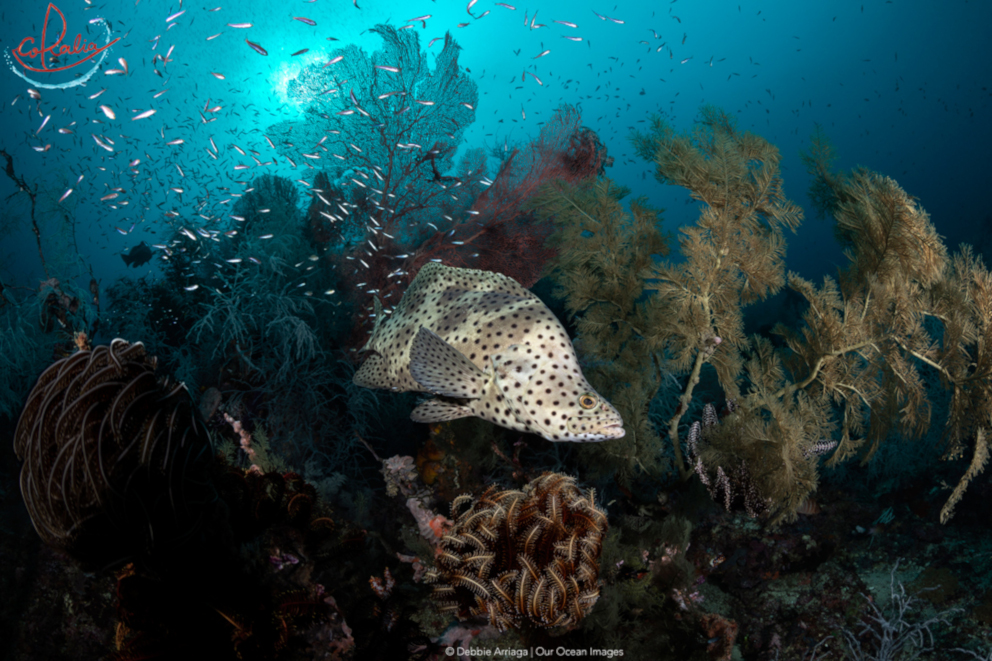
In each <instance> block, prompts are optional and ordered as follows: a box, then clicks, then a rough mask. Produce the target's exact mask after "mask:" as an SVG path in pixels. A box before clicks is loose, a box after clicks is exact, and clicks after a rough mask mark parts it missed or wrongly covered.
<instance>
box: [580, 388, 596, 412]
mask: <svg viewBox="0 0 992 661" xmlns="http://www.w3.org/2000/svg"><path fill="white" fill-rule="evenodd" d="M579 406H581V407H582V408H584V409H591V408H593V407H594V406H596V396H595V395H593V394H592V393H591V392H587V393H584V394H582V395H580V396H579Z"/></svg>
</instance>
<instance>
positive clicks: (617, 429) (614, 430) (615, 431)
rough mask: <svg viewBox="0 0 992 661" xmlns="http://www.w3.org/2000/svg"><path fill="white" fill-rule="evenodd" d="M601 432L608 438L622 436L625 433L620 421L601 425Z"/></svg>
mask: <svg viewBox="0 0 992 661" xmlns="http://www.w3.org/2000/svg"><path fill="white" fill-rule="evenodd" d="M603 432H604V433H605V434H606V435H608V436H609V437H610V438H622V437H623V436H625V435H626V433H627V432H626V431H625V430H624V428H623V423H622V422H614V423H613V424H611V425H606V426H605V427H603Z"/></svg>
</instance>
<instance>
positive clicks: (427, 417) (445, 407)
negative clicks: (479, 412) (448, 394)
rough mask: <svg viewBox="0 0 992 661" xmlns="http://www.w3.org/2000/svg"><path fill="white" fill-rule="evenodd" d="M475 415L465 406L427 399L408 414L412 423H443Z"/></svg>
mask: <svg viewBox="0 0 992 661" xmlns="http://www.w3.org/2000/svg"><path fill="white" fill-rule="evenodd" d="M472 415H475V414H474V413H473V412H472V409H470V408H469V407H467V406H460V405H458V404H455V403H453V402H446V401H444V400H442V399H428V400H427V401H426V402H421V403H420V404H418V405H417V407H416V408H415V409H413V411H411V412H410V419H411V420H413V421H414V422H445V421H447V420H457V419H458V418H467V417H469V416H472Z"/></svg>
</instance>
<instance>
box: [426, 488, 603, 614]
mask: <svg viewBox="0 0 992 661" xmlns="http://www.w3.org/2000/svg"><path fill="white" fill-rule="evenodd" d="M451 516H452V518H453V519H454V520H455V525H454V526H453V527H452V528H451V530H450V532H449V533H448V534H446V535H445V536H444V537H443V538H442V539H441V542H440V545H439V549H438V555H437V567H436V568H435V569H433V570H431V571H430V572H429V573H428V580H429V581H430V582H432V583H434V597H435V598H436V599H437V600H439V601H440V602H441V603H442V605H441V610H442V612H452V613H456V614H457V615H459V616H460V617H488V618H489V622H490V624H492V625H493V626H494V627H496V628H497V629H499V630H501V631H505V630H506V629H508V628H522V627H545V628H550V627H569V626H573V625H575V624H577V623H578V622H579V621H580V620H581V619H582V618H583V617H585V615H586V614H587V613H588V612H589V610H590V609H591V608H592V607H593V605H594V604H595V603H596V600H597V599H598V598H599V581H598V578H599V555H600V550H601V548H602V543H603V538H604V537H605V535H606V531H607V527H608V524H607V520H606V514H604V513H603V511H602V510H600V509H599V508H598V507H596V503H595V493H594V491H593V490H592V489H590V490H588V491H584V490H583V489H581V488H579V487H578V486H577V485H576V484H575V478H573V477H570V476H568V475H562V474H560V473H544V474H543V475H541V476H540V477H538V478H537V479H535V480H533V481H532V482H530V483H528V484H527V485H526V486H525V487H524V489H523V491H515V490H510V491H501V490H499V489H498V488H497V487H496V486H491V487H489V489H487V490H486V492H485V493H483V494H482V495H481V496H480V497H479V498H477V499H473V498H472V497H471V496H467V495H465V496H459V497H458V498H456V499H455V500H454V501H453V502H452V503H451Z"/></svg>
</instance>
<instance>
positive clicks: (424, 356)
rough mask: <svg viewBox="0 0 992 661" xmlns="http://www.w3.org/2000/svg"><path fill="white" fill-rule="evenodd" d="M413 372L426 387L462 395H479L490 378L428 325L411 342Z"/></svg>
mask: <svg viewBox="0 0 992 661" xmlns="http://www.w3.org/2000/svg"><path fill="white" fill-rule="evenodd" d="M410 375H411V376H413V378H414V380H415V381H416V382H417V383H418V384H420V385H421V387H423V388H424V389H425V390H428V391H430V392H432V393H434V394H437V395H445V396H446V397H457V398H459V399H479V398H480V397H481V396H482V389H483V387H484V386H485V384H486V382H487V381H488V380H489V377H488V376H487V375H486V373H485V372H483V371H482V370H480V369H479V368H478V367H476V366H475V365H474V364H473V363H472V361H471V360H469V359H468V358H466V357H465V354H463V353H462V352H461V351H459V350H458V349H456V348H454V347H453V346H451V345H450V344H448V343H447V342H445V341H444V339H443V338H442V337H441V336H440V335H438V334H437V333H435V332H434V331H432V330H430V329H429V328H426V327H424V326H421V327H420V330H419V331H417V335H416V336H415V337H414V338H413V343H412V344H411V346H410ZM458 417H462V416H458Z"/></svg>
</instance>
